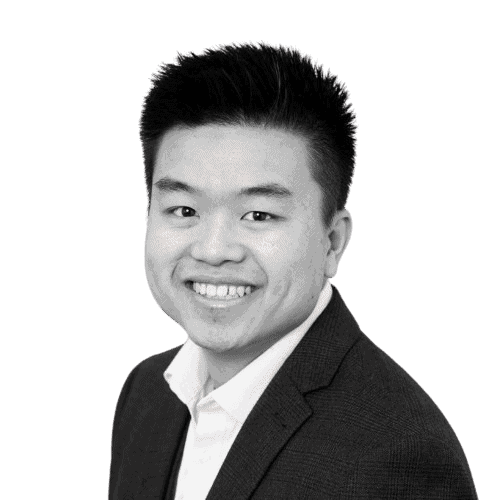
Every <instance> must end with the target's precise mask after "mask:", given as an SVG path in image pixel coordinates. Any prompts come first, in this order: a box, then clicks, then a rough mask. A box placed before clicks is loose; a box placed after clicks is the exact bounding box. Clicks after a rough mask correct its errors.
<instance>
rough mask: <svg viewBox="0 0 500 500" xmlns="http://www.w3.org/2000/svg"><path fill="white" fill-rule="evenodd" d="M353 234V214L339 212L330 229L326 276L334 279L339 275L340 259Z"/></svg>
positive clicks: (343, 211)
mask: <svg viewBox="0 0 500 500" xmlns="http://www.w3.org/2000/svg"><path fill="white" fill-rule="evenodd" d="M351 233H352V218H351V214H350V213H349V212H348V211H347V210H345V209H343V210H339V211H338V212H337V213H336V214H335V215H334V217H333V219H332V222H331V224H330V226H329V228H328V242H329V248H328V253H327V255H326V267H325V276H327V277H328V278H333V277H334V276H335V275H336V274H337V269H338V265H339V262H340V259H341V257H342V254H343V253H344V250H345V249H346V247H347V244H348V243H349V240H350V239H351Z"/></svg>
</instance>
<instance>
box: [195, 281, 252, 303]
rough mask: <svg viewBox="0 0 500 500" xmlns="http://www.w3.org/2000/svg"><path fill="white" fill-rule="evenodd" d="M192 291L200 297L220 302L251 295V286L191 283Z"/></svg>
mask: <svg viewBox="0 0 500 500" xmlns="http://www.w3.org/2000/svg"><path fill="white" fill-rule="evenodd" d="M193 290H194V291H195V292H196V293H199V294H200V295H206V296H207V297H210V298H215V299H220V300H231V299H235V298H238V297H243V296H244V295H249V294H250V293H252V291H253V288H252V287H251V286H247V287H244V286H235V285H219V286H217V285H213V284H211V283H198V282H196V281H195V282H193Z"/></svg>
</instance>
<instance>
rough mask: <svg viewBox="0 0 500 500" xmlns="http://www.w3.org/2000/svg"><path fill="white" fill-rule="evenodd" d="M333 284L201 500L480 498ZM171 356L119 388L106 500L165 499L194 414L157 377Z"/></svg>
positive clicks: (459, 458) (441, 421)
mask: <svg viewBox="0 0 500 500" xmlns="http://www.w3.org/2000/svg"><path fill="white" fill-rule="evenodd" d="M332 288H333V296H332V299H331V300H330V302H329V304H328V306H327V307H326V309H325V310H324V311H323V313H322V314H321V315H320V316H319V317H318V319H317V320H316V321H315V323H314V324H313V325H312V326H311V328H310V329H309V331H308V332H307V333H306V335H305V336H304V338H303V339H302V340H301V342H300V343H299V344H298V346H297V347H296V348H295V350H294V351H293V352H292V354H291V355H290V356H289V358H288V359H287V360H286V361H285V363H284V364H283V366H282V367H281V369H280V370H279V371H278V373H277V374H276V376H275V377H274V378H273V379H272V381H271V382H270V384H269V386H268V387H267V389H266V390H265V391H264V393H263V395H262V396H261V398H260V399H259V400H258V402H257V404H256V405H255V407H254V408H253V410H252V411H251V413H250V414H249V416H248V418H247V420H246V421H245V423H244V425H243V427H242V429H241V431H240V433H239V434H238V436H237V437H236V440H235V441H234V443H233V446H232V447H231V449H230V450H229V453H228V455H227V457H226V460H225V461H224V463H223V465H222V467H221V469H220V471H219V473H218V475H217V477H216V479H215V482H214V484H213V485H212V488H211V490H210V492H209V494H208V496H207V499H208V500H221V499H223V500H229V499H230V500H246V499H252V500H264V499H290V500H299V499H302V500H306V499H309V500H311V499H313V500H315V499H317V500H319V499H325V500H326V499H339V500H362V499H370V500H376V499H384V500H387V499H394V500H396V499H397V500H400V499H422V500H423V499H425V500H431V499H436V500H437V499H439V500H445V499H450V500H451V499H453V500H459V499H463V500H469V499H476V498H477V495H476V492H475V488H474V484H473V481H472V476H471V472H470V470H469V466H468V464H467V460H466V458H465V455H464V452H463V450H462V448H461V446H460V443H459V441H458V439H457V437H456V435H455V433H454V432H453V430H452V428H451V427H450V425H449V424H448V422H447V421H446V419H445V417H444V416H443V414H442V413H441V412H440V410H439V409H438V408H437V406H436V405H435V404H434V403H433V401H432V400H431V399H430V397H429V396H428V395H427V394H426V393H425V392H424V391H423V389H422V388H421V387H420V386H419V385H418V384H417V383H416V382H415V381H414V380H413V379H412V378H411V377H410V376H409V375H408V374H407V373H406V372H405V371H404V370H403V369H402V368H401V367H400V366H398V365H397V364H396V363H395V362H394V361H393V360H392V359H391V358H390V357H389V356H387V355H386V354H385V353H384V352H383V351H382V350H380V349H379V348H378V347H376V346H375V345H374V344H373V343H372V342H371V341H370V340H369V339H368V338H367V337H366V336H365V335H364V334H363V333H362V332H361V331H360V329H359V327H358V325H357V323H356V321H355V320H354V318H353V316H352V315H351V313H350V312H349V310H348V309H347V307H346V305H345V304H344V302H343V300H342V298H341V297H340V295H339V293H338V291H337V290H336V288H335V287H332ZM179 349H180V346H179V347H176V348H175V349H172V350H169V351H166V352H164V353H162V354H158V355H155V356H152V357H150V358H148V359H146V360H145V361H143V362H142V363H140V364H139V365H138V366H137V367H136V368H135V369H134V370H133V371H132V372H131V373H130V375H129V377H128V378H127V380H126V382H125V385H124V387H123V389H122V392H121V394H120V397H119V400H118V404H117V408H116V414H115V419H114V425H113V437H112V457H111V472H110V485H109V498H110V500H153V499H155V500H158V499H160V500H164V499H165V498H167V497H172V498H173V493H171V492H173V491H174V488H173V484H172V481H175V477H176V474H175V467H174V463H175V462H176V460H175V459H176V456H177V457H178V454H179V453H182V449H181V448H180V446H181V445H182V442H183V438H184V437H185V430H186V425H187V424H188V422H189V419H190V415H189V412H188V410H187V407H186V406H185V405H184V404H183V403H182V402H181V401H180V400H179V399H178V398H177V396H176V395H175V394H174V393H173V392H172V391H171V390H170V388H169V386H168V384H167V382H166V381H165V379H164V378H163V373H164V371H165V370H166V369H167V367H168V365H169V364H170V362H171V361H172V360H173V358H174V357H175V355H176V354H177V352H178V351H179ZM178 462H179V461H178V460H177V467H178ZM167 492H170V493H167Z"/></svg>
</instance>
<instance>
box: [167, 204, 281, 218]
mask: <svg viewBox="0 0 500 500" xmlns="http://www.w3.org/2000/svg"><path fill="white" fill-rule="evenodd" d="M180 208H189V209H191V210H193V211H194V212H196V210H195V209H194V208H191V207H188V206H187V205H180V206H178V207H173V208H169V209H167V210H166V212H167V213H168V214H174V215H175V212H176V211H177V210H179V209H180ZM255 212H258V213H260V214H265V215H266V216H267V215H268V216H269V218H266V220H262V221H253V220H250V219H245V216H247V215H248V214H252V213H255ZM176 217H178V218H179V219H190V218H191V217H181V216H178V215H176ZM277 218H278V217H277V216H275V215H273V214H270V213H269V212H264V211H263V210H250V211H249V212H247V213H246V214H245V215H244V216H243V218H242V219H243V220H250V222H269V221H271V220H275V219H277Z"/></svg>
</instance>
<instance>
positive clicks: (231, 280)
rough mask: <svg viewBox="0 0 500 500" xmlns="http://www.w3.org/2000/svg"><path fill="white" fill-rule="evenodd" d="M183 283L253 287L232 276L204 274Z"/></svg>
mask: <svg viewBox="0 0 500 500" xmlns="http://www.w3.org/2000/svg"><path fill="white" fill-rule="evenodd" d="M185 281H196V282H198V283H210V284H211V285H234V286H255V285H254V284H253V283H250V282H249V281H247V280H245V279H244V278H235V277H234V276H207V275H205V274H197V275H196V276H191V277H189V278H187V279H186V280H185Z"/></svg>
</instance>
